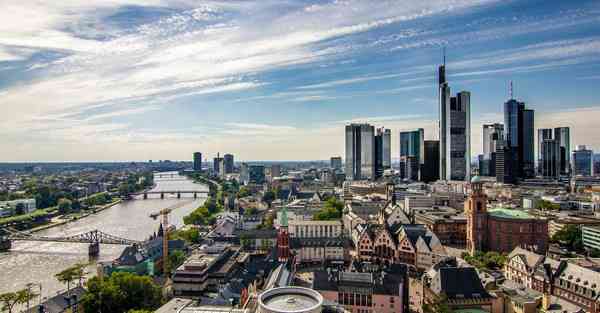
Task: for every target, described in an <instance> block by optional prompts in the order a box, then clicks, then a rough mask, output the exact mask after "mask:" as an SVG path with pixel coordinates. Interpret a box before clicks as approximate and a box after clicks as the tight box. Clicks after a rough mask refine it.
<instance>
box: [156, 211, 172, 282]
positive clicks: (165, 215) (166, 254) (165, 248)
mask: <svg viewBox="0 0 600 313" xmlns="http://www.w3.org/2000/svg"><path fill="white" fill-rule="evenodd" d="M171 211H173V209H172V208H166V209H162V210H160V211H159V212H157V213H152V214H150V217H151V218H153V219H155V220H156V219H157V218H158V217H159V216H161V219H162V221H161V224H162V228H163V238H162V240H163V260H162V270H163V274H164V275H165V277H168V276H169V273H167V262H168V261H169V213H171Z"/></svg>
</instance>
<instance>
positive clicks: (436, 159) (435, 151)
mask: <svg viewBox="0 0 600 313" xmlns="http://www.w3.org/2000/svg"><path fill="white" fill-rule="evenodd" d="M423 152H424V153H423V159H424V161H425V162H424V164H423V167H422V168H421V181H423V182H425V183H429V182H433V181H436V180H438V179H440V142H439V141H438V140H425V141H423Z"/></svg>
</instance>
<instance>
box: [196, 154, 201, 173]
mask: <svg viewBox="0 0 600 313" xmlns="http://www.w3.org/2000/svg"><path fill="white" fill-rule="evenodd" d="M194 171H196V172H200V171H202V153H200V152H194Z"/></svg>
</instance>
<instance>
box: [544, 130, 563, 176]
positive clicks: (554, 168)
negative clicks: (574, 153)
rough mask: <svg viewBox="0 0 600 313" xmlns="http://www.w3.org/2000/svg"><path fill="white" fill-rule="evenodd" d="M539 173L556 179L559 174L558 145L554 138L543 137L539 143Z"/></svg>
mask: <svg viewBox="0 0 600 313" xmlns="http://www.w3.org/2000/svg"><path fill="white" fill-rule="evenodd" d="M540 157H541V162H542V163H541V175H542V176H543V177H545V178H553V179H556V178H558V177H559V176H560V145H559V144H558V141H557V140H556V139H545V140H544V141H542V145H541V152H540Z"/></svg>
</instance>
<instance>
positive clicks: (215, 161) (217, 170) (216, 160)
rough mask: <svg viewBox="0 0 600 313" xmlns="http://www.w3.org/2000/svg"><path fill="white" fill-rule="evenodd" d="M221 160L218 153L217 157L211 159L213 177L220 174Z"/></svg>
mask: <svg viewBox="0 0 600 313" xmlns="http://www.w3.org/2000/svg"><path fill="white" fill-rule="evenodd" d="M222 160H223V158H222V157H220V156H219V153H218V152H217V157H216V158H213V171H214V172H215V175H219V174H220V173H221V161H222Z"/></svg>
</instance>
